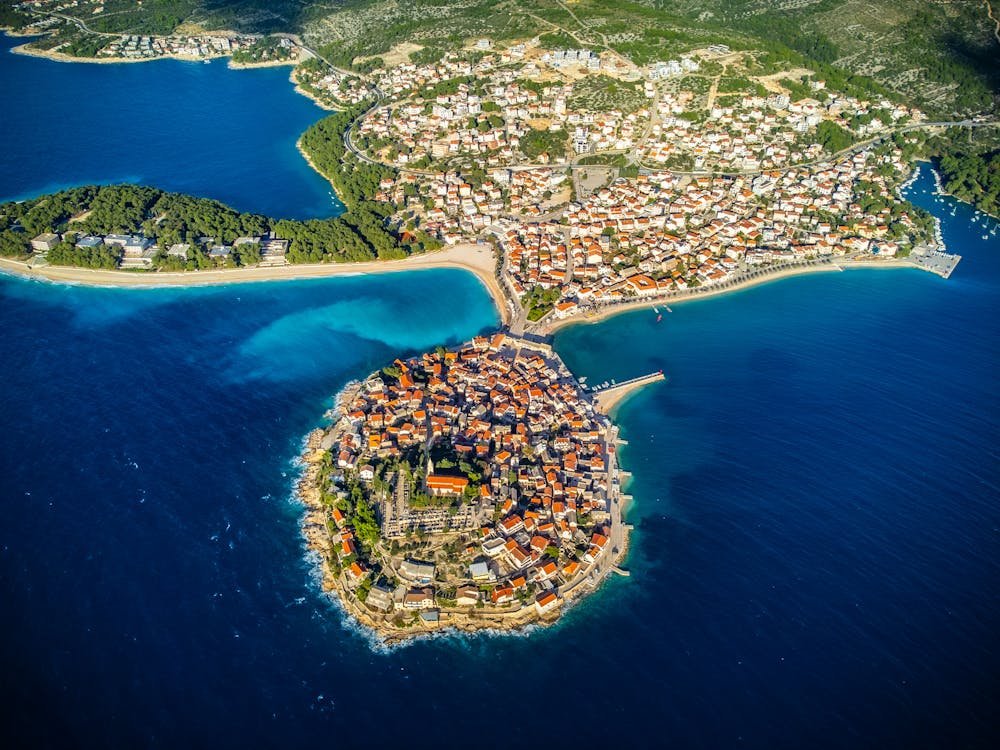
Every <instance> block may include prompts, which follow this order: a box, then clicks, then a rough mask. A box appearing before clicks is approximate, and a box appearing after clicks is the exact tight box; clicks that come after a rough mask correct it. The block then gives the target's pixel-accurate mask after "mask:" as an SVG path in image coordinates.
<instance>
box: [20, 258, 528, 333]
mask: <svg viewBox="0 0 1000 750" xmlns="http://www.w3.org/2000/svg"><path fill="white" fill-rule="evenodd" d="M495 267H496V261H495V259H494V257H493V251H492V249H491V248H490V246H489V245H477V244H472V243H467V244H459V245H451V246H448V247H445V248H442V249H441V250H436V251H434V252H432V253H425V254H423V255H414V256H411V257H409V258H404V259H403V260H386V261H379V260H376V261H367V262H364V263H310V264H302V265H288V266H276V267H272V268H221V269H218V270H215V271H178V272H159V271H109V270H103V269H90V268H75V267H72V266H41V267H36V268H33V267H30V266H29V265H28V263H26V262H24V261H18V260H11V259H9V258H0V271H3V272H5V273H10V274H14V275H17V276H23V277H26V278H32V279H43V280H46V281H52V282H60V283H67V284H83V285H89V286H120V287H165V286H209V285H217V284H245V283H250V282H256V281H287V280H292V279H313V278H323V277H327V276H347V275H359V274H376V273H393V272H400V271H419V270H422V269H428V268H457V269H461V270H463V271H469V272H470V273H473V274H475V275H476V276H477V277H478V278H479V279H480V281H482V282H483V285H484V286H485V287H486V289H487V290H488V291H489V293H490V295H491V296H492V297H493V300H494V302H495V304H496V307H497V310H498V311H499V313H500V317H501V319H502V320H503V322H504V323H505V324H506V323H507V322H508V319H509V317H510V311H509V309H508V307H507V303H506V300H505V298H504V296H503V292H502V291H501V289H500V285H499V284H498V283H497V280H496V277H495V276H494V269H495Z"/></svg>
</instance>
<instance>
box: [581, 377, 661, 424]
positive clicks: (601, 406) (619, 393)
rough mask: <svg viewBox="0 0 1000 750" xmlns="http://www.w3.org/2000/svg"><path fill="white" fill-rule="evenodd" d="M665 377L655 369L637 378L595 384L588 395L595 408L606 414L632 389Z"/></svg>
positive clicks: (634, 389)
mask: <svg viewBox="0 0 1000 750" xmlns="http://www.w3.org/2000/svg"><path fill="white" fill-rule="evenodd" d="M666 379H667V378H666V376H665V375H664V374H663V370H657V371H656V372H651V373H649V374H648V375H640V376H639V377H637V378H631V379H629V380H625V381H622V382H621V383H613V384H611V385H607V386H597V387H595V388H592V389H591V390H590V395H591V397H592V398H593V399H594V406H595V408H596V409H597V410H598V411H599V412H601V413H602V414H607V413H609V412H610V411H611V410H612V409H613V408H614V407H615V406H616V405H617V404H618V403H619V402H620V401H622V400H623V399H624V398H625V397H626V396H628V395H629V394H630V393H632V392H633V391H636V390H638V389H639V388H642V387H643V386H644V385H649V384H650V383H655V382H657V381H660V380H666Z"/></svg>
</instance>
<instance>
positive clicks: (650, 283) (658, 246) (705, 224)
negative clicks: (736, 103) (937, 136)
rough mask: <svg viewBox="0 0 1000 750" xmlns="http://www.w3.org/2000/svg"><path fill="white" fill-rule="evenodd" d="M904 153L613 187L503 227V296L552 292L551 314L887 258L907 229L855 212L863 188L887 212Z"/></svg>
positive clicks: (906, 223) (661, 177)
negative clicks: (825, 263) (802, 266)
mask: <svg viewBox="0 0 1000 750" xmlns="http://www.w3.org/2000/svg"><path fill="white" fill-rule="evenodd" d="M885 166H890V167H891V168H892V172H891V174H901V173H902V172H903V170H904V169H905V164H904V163H903V160H902V154H901V153H900V152H899V151H892V152H890V153H889V154H888V155H887V156H879V155H878V153H877V152H875V151H872V150H866V151H861V152H858V153H856V154H854V155H853V156H850V157H848V158H846V159H844V160H842V161H840V162H837V163H835V164H829V165H824V166H820V167H815V168H801V169H793V170H788V171H785V172H780V173H773V174H761V175H757V176H730V177H709V176H705V177H690V178H689V177H680V176H678V175H676V174H674V173H671V172H653V173H650V174H643V175H639V176H638V177H636V178H635V179H629V180H625V179H621V180H617V181H615V182H614V183H612V184H611V185H610V186H608V187H605V188H602V189H600V190H598V191H596V192H595V193H594V194H593V195H591V196H590V197H589V198H588V199H587V200H585V201H583V202H581V203H574V204H571V206H570V208H569V209H568V210H567V211H566V213H565V214H564V221H563V222H558V223H557V222H543V223H527V222H521V221H511V220H501V221H499V222H498V223H497V226H499V227H500V228H499V230H497V236H498V239H499V241H500V244H501V247H502V249H503V251H504V253H505V254H506V257H507V259H508V263H507V269H508V273H509V277H510V278H509V282H510V284H511V286H512V288H513V291H514V292H515V293H516V294H518V295H524V294H526V293H527V292H528V291H530V290H531V289H532V288H534V287H536V286H538V287H541V288H543V289H558V290H559V293H560V294H559V298H560V299H559V302H558V303H557V304H556V306H555V310H554V314H555V315H556V316H557V317H558V316H564V315H570V314H573V313H575V312H578V311H579V310H580V309H581V308H586V307H590V306H602V305H606V304H610V303H615V302H619V301H625V300H628V299H632V298H643V297H656V296H662V295H667V294H670V293H673V292H678V291H684V290H686V289H688V288H689V287H690V286H691V285H699V286H700V285H712V284H718V283H721V282H724V281H726V280H728V279H730V278H731V277H732V275H733V274H736V273H738V272H740V271H741V270H746V269H747V268H748V267H753V266H760V265H764V264H770V263H776V262H788V261H797V260H804V259H807V258H812V257H822V256H832V255H847V254H851V255H855V254H859V253H867V254H878V255H881V256H893V255H895V254H896V253H897V252H898V251H899V250H900V248H901V247H903V246H908V245H910V244H911V243H912V241H913V235H912V233H913V232H914V230H915V225H914V224H913V222H912V221H911V219H910V217H909V216H908V215H907V214H905V213H903V214H901V215H898V216H896V217H894V218H892V217H891V209H890V208H885V209H883V210H882V211H881V212H880V213H877V214H873V213H871V212H868V211H866V210H864V209H863V208H862V205H861V203H860V201H861V199H862V197H863V194H862V187H861V186H863V189H864V190H866V191H868V190H875V191H876V197H879V198H881V199H883V200H884V202H885V203H886V205H887V206H888V205H890V204H892V203H893V202H894V199H893V196H892V186H893V184H894V183H893V180H892V179H891V178H887V177H885V176H883V175H884V174H885V170H884V169H882V168H883V167H885Z"/></svg>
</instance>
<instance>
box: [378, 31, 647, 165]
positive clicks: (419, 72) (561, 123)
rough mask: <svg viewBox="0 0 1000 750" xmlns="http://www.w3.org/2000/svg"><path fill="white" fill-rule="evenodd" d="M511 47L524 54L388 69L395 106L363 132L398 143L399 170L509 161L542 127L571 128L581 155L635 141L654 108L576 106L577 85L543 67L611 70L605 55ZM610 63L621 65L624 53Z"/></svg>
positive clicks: (388, 154) (386, 84)
mask: <svg viewBox="0 0 1000 750" xmlns="http://www.w3.org/2000/svg"><path fill="white" fill-rule="evenodd" d="M512 49H516V50H518V52H517V53H516V54H515V53H513V52H512V51H511V50H507V51H505V53H501V54H489V55H487V56H485V57H482V58H481V59H479V60H477V61H475V62H472V61H470V60H469V59H466V58H465V57H463V56H462V55H459V54H456V53H451V54H448V55H446V56H445V57H444V58H443V59H442V60H441V61H440V62H437V63H433V64H425V65H416V64H413V63H405V64H402V65H398V66H396V67H394V68H392V69H390V70H387V71H385V72H383V73H382V74H381V76H380V78H379V79H378V85H379V88H380V89H382V90H383V91H385V92H387V93H388V94H389V96H390V97H392V98H393V99H395V104H394V105H393V106H390V107H384V108H381V109H379V110H376V111H375V112H373V113H372V114H371V115H369V116H368V117H367V118H366V119H364V120H363V121H362V122H361V124H360V127H359V129H358V132H359V134H360V135H361V136H363V137H367V138H369V139H371V140H372V142H374V143H375V144H377V145H378V144H391V146H392V147H391V148H390V147H386V148H383V149H380V156H382V157H384V158H386V159H387V160H388V161H390V162H392V163H394V164H396V165H397V166H400V167H405V166H408V165H410V164H412V163H413V162H415V161H417V160H420V159H425V158H426V159H431V160H441V159H446V158H448V157H452V156H456V155H463V156H473V157H475V158H477V159H478V160H479V161H480V162H481V164H482V165H483V166H485V167H496V166H501V165H507V164H510V163H512V162H514V161H517V160H519V153H520V151H519V149H520V146H521V140H522V139H523V138H524V136H525V135H526V134H527V133H528V132H529V131H530V130H531V129H538V128H539V127H544V128H548V129H551V130H556V131H560V132H561V131H562V130H563V129H566V130H567V132H571V133H572V134H573V136H572V140H573V147H574V149H575V150H576V152H577V153H586V152H589V151H593V150H598V151H600V150H614V149H621V150H624V149H628V148H631V147H632V146H634V144H635V141H636V139H637V137H638V135H639V133H640V132H641V130H642V127H643V123H644V121H645V120H646V119H648V117H649V113H648V112H647V111H645V110H643V111H640V112H636V113H627V114H626V113H622V112H616V111H609V112H601V113H593V112H574V111H571V109H570V108H569V107H568V105H567V101H568V100H569V98H570V97H571V96H572V93H573V84H572V82H571V81H564V80H562V79H560V78H553V77H552V75H551V74H549V75H548V76H546V75H545V74H543V73H542V71H541V69H540V68H539V67H538V65H537V64H536V62H543V63H545V64H546V65H548V66H550V67H554V68H566V67H570V66H578V67H580V68H581V69H583V70H585V71H594V70H601V69H604V68H605V67H607V65H606V64H605V62H603V61H602V58H599V57H598V56H597V55H595V54H594V53H593V52H591V51H589V50H560V51H555V52H542V51H541V50H540V49H537V47H536V46H534V45H532V46H531V47H530V48H528V50H527V53H526V51H525V46H524V45H517V46H516V48H512ZM514 60H517V61H518V62H517V63H516V64H514ZM608 64H611V65H612V67H614V66H615V65H617V64H618V62H617V58H616V57H615V58H613V60H612V61H611V63H608ZM532 78H541V83H539V82H536V81H532V80H530V79H532ZM456 79H458V80H461V81H462V82H461V83H458V84H457V85H456V86H455V87H453V88H454V89H455V90H448V91H447V92H446V93H445V92H442V93H435V91H436V90H435V87H436V86H437V85H438V84H443V83H445V82H448V81H452V80H456ZM470 79H474V83H469V82H468V81H469V80H470ZM425 91H427V92H430V93H428V94H425V93H422V92H425ZM552 159H554V157H553V156H551V155H549V154H547V153H542V154H539V155H537V156H536V157H535V161H536V163H547V162H548V161H550V160H552ZM521 160H523V159H521Z"/></svg>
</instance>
